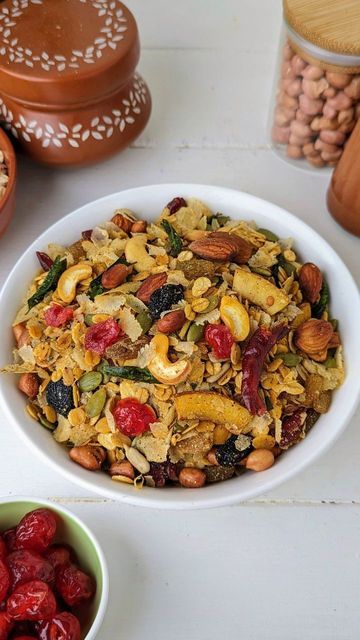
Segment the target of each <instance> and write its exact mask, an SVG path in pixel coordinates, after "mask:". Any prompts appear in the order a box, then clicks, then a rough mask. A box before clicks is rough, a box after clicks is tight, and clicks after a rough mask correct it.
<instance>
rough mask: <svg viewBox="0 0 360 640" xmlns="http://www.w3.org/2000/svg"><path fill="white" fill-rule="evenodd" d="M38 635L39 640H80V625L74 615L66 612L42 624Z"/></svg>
mask: <svg viewBox="0 0 360 640" xmlns="http://www.w3.org/2000/svg"><path fill="white" fill-rule="evenodd" d="M38 634H39V640H80V635H81V632H80V623H79V620H78V619H77V618H76V617H75V616H74V615H73V614H72V613H68V612H67V611H64V613H57V614H56V615H55V616H54V617H53V619H52V620H48V621H46V622H42V623H40V624H39V626H38Z"/></svg>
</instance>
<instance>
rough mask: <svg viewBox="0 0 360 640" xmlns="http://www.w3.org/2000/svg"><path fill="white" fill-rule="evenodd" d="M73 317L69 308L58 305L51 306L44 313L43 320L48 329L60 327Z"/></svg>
mask: <svg viewBox="0 0 360 640" xmlns="http://www.w3.org/2000/svg"><path fill="white" fill-rule="evenodd" d="M73 317H74V312H73V310H72V308H71V307H62V306H61V305H60V304H52V305H51V307H49V309H46V311H45V313H44V320H45V323H46V324H47V326H48V327H62V326H63V325H64V324H67V323H68V322H70V320H72V319H73Z"/></svg>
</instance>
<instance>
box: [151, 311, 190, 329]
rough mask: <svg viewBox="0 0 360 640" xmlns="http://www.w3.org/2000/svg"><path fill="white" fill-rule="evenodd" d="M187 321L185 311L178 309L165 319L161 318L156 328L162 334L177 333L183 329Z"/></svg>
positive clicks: (168, 314)
mask: <svg viewBox="0 0 360 640" xmlns="http://www.w3.org/2000/svg"><path fill="white" fill-rule="evenodd" d="M185 320H186V318H185V313H184V311H183V310H182V309H176V310H175V311H170V313H167V314H166V316H164V317H163V318H160V320H159V321H158V323H157V325H156V328H157V330H158V331H160V332H161V333H175V331H179V329H181V327H182V326H183V325H184V323H185Z"/></svg>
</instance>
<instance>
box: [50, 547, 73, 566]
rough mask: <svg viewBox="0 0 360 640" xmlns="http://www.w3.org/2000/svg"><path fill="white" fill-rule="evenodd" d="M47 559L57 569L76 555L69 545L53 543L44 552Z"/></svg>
mask: <svg viewBox="0 0 360 640" xmlns="http://www.w3.org/2000/svg"><path fill="white" fill-rule="evenodd" d="M44 556H45V558H46V560H47V561H48V562H49V563H50V564H51V566H52V567H53V568H54V569H55V571H57V569H59V567H62V566H63V565H64V564H69V562H71V560H72V559H73V558H74V557H75V554H74V551H73V550H72V549H71V547H69V546H68V545H63V544H52V545H51V546H50V547H48V548H47V549H46V551H45V553H44Z"/></svg>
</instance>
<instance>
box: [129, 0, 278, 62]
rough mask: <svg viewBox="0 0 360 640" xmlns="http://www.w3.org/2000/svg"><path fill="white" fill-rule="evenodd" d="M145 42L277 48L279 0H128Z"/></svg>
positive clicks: (151, 44)
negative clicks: (178, 0) (148, 0)
mask: <svg viewBox="0 0 360 640" xmlns="http://www.w3.org/2000/svg"><path fill="white" fill-rule="evenodd" d="M127 6H128V7H129V9H131V11H132V12H133V13H134V15H135V18H136V20H137V22H138V26H139V30H140V36H141V43H142V46H143V48H144V47H146V48H149V47H150V48H155V49H158V48H170V49H171V48H180V49H184V48H205V49H210V48H211V49H219V48H224V47H226V48H233V49H237V50H243V51H246V50H251V51H275V50H276V47H277V38H278V32H279V29H280V25H281V2H279V0H264V1H262V2H259V1H254V0H241V1H240V2H239V0H221V2H219V1H218V0H182V1H181V2H176V1H175V0H170V1H169V0H151V2H146V1H145V2H144V0H128V2H127Z"/></svg>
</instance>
